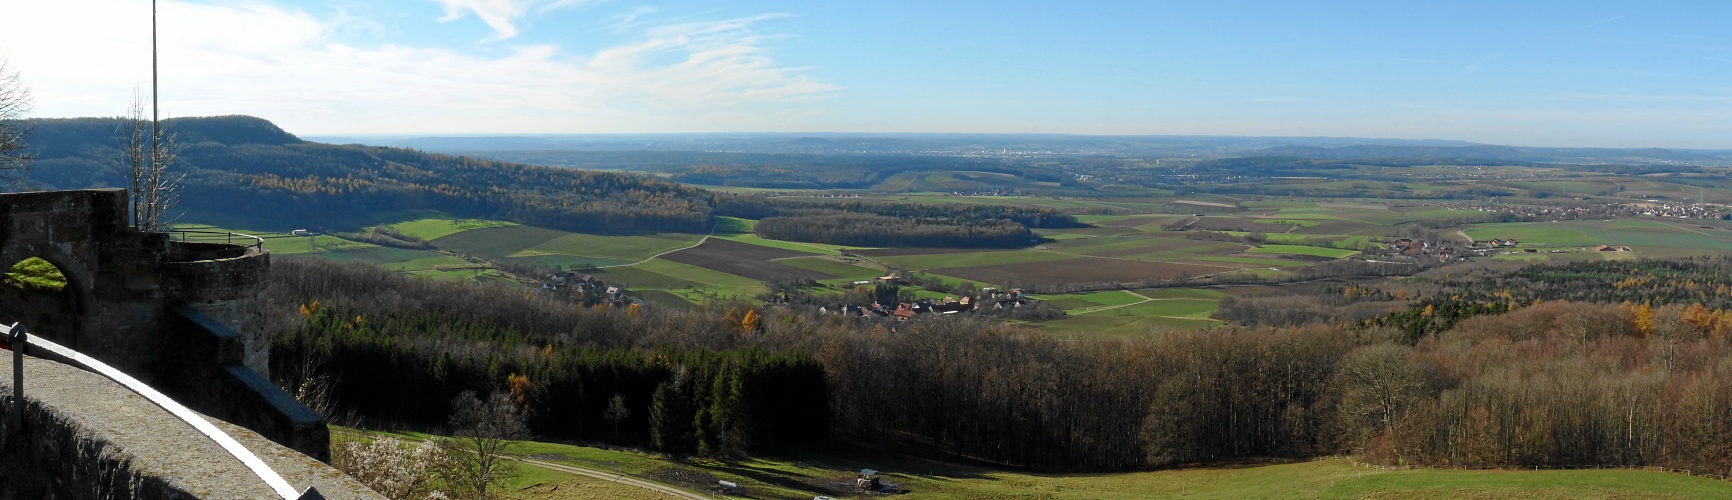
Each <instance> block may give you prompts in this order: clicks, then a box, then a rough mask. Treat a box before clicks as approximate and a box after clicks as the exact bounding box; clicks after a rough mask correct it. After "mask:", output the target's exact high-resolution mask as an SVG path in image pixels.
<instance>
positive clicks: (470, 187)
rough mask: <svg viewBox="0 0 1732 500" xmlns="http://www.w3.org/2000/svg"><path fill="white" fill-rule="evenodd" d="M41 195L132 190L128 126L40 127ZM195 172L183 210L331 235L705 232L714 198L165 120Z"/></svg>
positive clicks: (238, 124) (239, 122) (223, 121)
mask: <svg viewBox="0 0 1732 500" xmlns="http://www.w3.org/2000/svg"><path fill="white" fill-rule="evenodd" d="M29 125H30V126H31V127H32V129H33V133H32V136H31V142H30V145H31V152H32V153H33V154H35V155H37V160H36V162H35V164H34V166H33V167H32V170H31V172H30V174H29V179H30V181H31V182H32V183H34V184H35V187H38V188H43V189H77V188H89V187H108V186H120V185H122V182H123V180H122V179H121V177H120V176H119V175H118V174H115V173H113V172H111V171H110V170H109V168H108V165H109V164H110V163H111V162H112V159H113V158H114V157H115V155H116V150H115V145H116V144H117V142H118V141H117V139H116V138H115V130H117V128H118V126H119V125H120V121H119V119H116V118H73V119H49V120H32V121H31V122H30V123H29ZM165 126H166V127H168V129H169V130H170V131H171V132H173V133H174V134H176V136H177V137H178V141H179V144H180V145H181V147H182V149H181V151H180V157H179V161H178V162H177V165H178V168H180V169H183V170H182V171H183V172H185V173H186V174H187V177H186V190H185V193H186V195H185V196H184V197H183V198H182V200H183V201H182V208H188V209H201V210H210V211H220V212H235V211H247V212H252V213H261V214H271V216H272V217H274V218H277V219H280V220H281V221H283V223H285V224H294V225H297V226H304V227H314V228H319V227H330V225H333V224H338V222H336V221H344V220H348V219H352V218H354V217H355V216H356V215H360V214H367V213H370V212H376V211H381V210H416V209H435V210H441V211H445V212H449V213H452V214H455V215H460V216H468V217H487V218H497V219H504V220H512V221H516V222H521V223H526V224H534V225H539V226H545V227H553V228H559V229H568V230H574V231H594V232H619V231H685V232H703V231H705V230H707V229H708V228H709V226H710V223H711V216H712V214H713V211H714V203H715V200H714V199H713V197H712V195H711V194H710V193H708V192H705V191H702V190H698V189H693V188H689V187H685V186H681V185H679V184H675V183H672V182H667V181H662V180H659V179H655V178H652V177H647V176H641V175H632V174H623V173H614V172H594V171H579V170H570V169H560V168H549V167H535V166H528V165H522V164H517V163H509V162H501V161H494V160H480V159H474V158H465V157H457V156H448V155H440V154H431V153H423V152H420V151H415V150H411V149H403V148H391V147H378V146H361V145H333V144H322V143H315V142H307V141H302V140H300V139H299V138H296V137H295V136H294V135H292V134H289V133H287V132H284V131H283V130H282V129H281V128H278V127H277V126H276V125H274V124H272V123H271V122H269V121H266V120H263V119H259V118H254V117H247V116H220V117H201V118H177V119H173V120H168V121H166V122H165Z"/></svg>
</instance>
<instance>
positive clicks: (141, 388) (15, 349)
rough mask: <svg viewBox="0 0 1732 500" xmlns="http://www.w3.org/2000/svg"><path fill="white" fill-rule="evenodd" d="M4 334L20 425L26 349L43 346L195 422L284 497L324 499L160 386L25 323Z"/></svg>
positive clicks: (2, 328)
mask: <svg viewBox="0 0 1732 500" xmlns="http://www.w3.org/2000/svg"><path fill="white" fill-rule="evenodd" d="M0 335H3V336H5V337H7V338H8V339H11V340H12V360H13V361H12V377H13V379H12V391H13V397H14V398H16V399H14V400H13V401H12V404H13V407H14V408H17V409H18V410H19V411H18V413H17V417H15V418H18V419H19V423H20V424H21V423H22V422H23V413H22V412H23V408H24V399H23V398H24V396H23V394H24V359H23V358H24V349H25V348H26V347H31V348H36V349H42V350H45V351H48V352H49V353H50V354H53V355H54V357H56V358H60V359H61V360H63V361H65V362H66V363H67V364H70V365H73V366H76V367H79V368H82V369H85V370H89V371H92V372H96V373H97V374H99V375H102V376H104V377H108V378H109V379H110V380H113V381H115V382H118V383H120V385H122V386H125V387H126V388H127V389H130V390H132V392H136V393H138V395H140V396H144V398H145V399H149V400H150V402H151V403H155V404H156V405H157V406H159V407H162V409H164V410H168V412H169V413H170V414H173V415H174V416H175V417H179V418H180V419H181V421H183V422H186V423H187V425H191V426H192V428H193V429H196V430H198V431H199V432H201V433H203V434H204V435H205V437H208V438H210V439H211V440H212V441H216V443H217V445H218V446H221V447H222V448H223V450H224V451H227V452H229V454H230V455H234V457H235V458H237V459H240V461H241V463H242V464H245V465H246V466H247V468H248V469H251V470H252V471H253V474H255V475H257V476H258V477H259V479H262V480H264V482H265V484H266V485H269V486H270V487H271V489H272V490H274V491H276V493H277V495H278V496H281V497H283V498H284V500H315V499H317V500H323V499H324V496H323V495H320V494H319V491H318V490H317V489H314V488H313V487H310V486H309V487H307V490H306V491H304V492H301V493H296V492H295V487H294V486H290V485H289V482H288V481H287V480H285V479H283V476H282V475H280V474H277V471H276V470H275V469H272V468H271V466H269V465H266V464H265V462H264V461H263V460H260V459H259V457H258V456H257V455H254V454H253V452H252V450H248V449H247V448H246V446H243V445H241V443H240V442H239V441H235V438H234V437H232V436H229V435H228V433H225V432H223V431H222V429H218V428H217V427H216V426H215V425H211V423H210V422H209V421H206V420H205V419H204V418H203V417H200V416H199V415H198V414H197V413H194V412H193V411H192V409H190V408H187V407H186V406H185V405H182V404H180V403H178V402H175V400H174V399H171V398H169V397H168V396H165V395H163V394H162V393H161V392H157V390H156V389H152V388H151V387H150V386H148V385H145V384H144V382H139V381H138V379H135V378H132V376H130V375H127V374H126V373H124V372H121V371H120V370H118V369H115V368H114V367H112V366H108V364H107V363H103V362H101V361H97V360H96V359H94V358H91V357H90V356H85V355H84V354H83V353H80V352H78V351H74V350H72V349H68V348H66V347H63V346H61V345H60V344H56V343H53V342H49V341H47V340H44V339H43V338H41V337H31V336H29V335H27V334H26V333H25V328H24V326H23V325H22V324H19V323H13V324H12V325H11V326H6V325H0ZM17 428H18V427H14V429H17Z"/></svg>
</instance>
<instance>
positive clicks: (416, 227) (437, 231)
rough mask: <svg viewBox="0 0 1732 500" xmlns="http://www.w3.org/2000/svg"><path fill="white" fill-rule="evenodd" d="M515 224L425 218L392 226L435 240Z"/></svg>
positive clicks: (403, 231)
mask: <svg viewBox="0 0 1732 500" xmlns="http://www.w3.org/2000/svg"><path fill="white" fill-rule="evenodd" d="M515 225H517V223H515V222H506V221H497V220H486V219H454V218H424V219H415V220H409V221H403V222H398V223H394V224H390V227H391V228H392V229H395V230H397V232H400V233H403V234H406V235H409V236H414V237H416V238H421V239H424V240H433V239H438V238H441V237H445V236H450V235H453V234H457V233H461V232H464V231H469V230H473V229H487V228H490V227H508V226H515Z"/></svg>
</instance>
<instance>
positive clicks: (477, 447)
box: [451, 391, 529, 500]
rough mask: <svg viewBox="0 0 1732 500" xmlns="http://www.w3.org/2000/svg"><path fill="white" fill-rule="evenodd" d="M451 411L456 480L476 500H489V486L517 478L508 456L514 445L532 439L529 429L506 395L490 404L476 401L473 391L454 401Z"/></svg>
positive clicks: (495, 395) (498, 395)
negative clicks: (514, 476)
mask: <svg viewBox="0 0 1732 500" xmlns="http://www.w3.org/2000/svg"><path fill="white" fill-rule="evenodd" d="M451 410H452V411H451V428H452V430H451V434H452V436H453V437H454V441H455V445H456V447H457V448H458V451H459V453H456V454H455V455H456V456H457V462H458V464H459V466H458V467H457V470H456V471H455V476H456V478H455V479H456V480H457V482H459V483H461V484H462V485H464V486H466V487H468V488H472V489H474V491H475V498H477V499H479V500H486V498H487V487H488V486H491V485H496V484H500V483H503V482H505V481H506V480H508V479H510V478H511V477H512V475H513V474H515V472H516V471H515V467H513V465H514V464H513V462H511V461H510V459H508V458H507V455H508V454H509V453H510V451H511V449H512V448H513V447H514V443H513V442H512V441H515V440H522V439H528V438H529V427H528V426H525V425H524V424H523V413H522V412H521V411H519V410H518V409H517V405H516V404H515V403H513V402H512V401H511V395H510V394H507V393H505V392H504V391H495V392H494V393H493V395H491V396H488V398H487V401H482V400H481V399H480V398H477V397H475V392H474V391H463V393H461V394H458V395H457V397H456V398H455V399H452V400H451Z"/></svg>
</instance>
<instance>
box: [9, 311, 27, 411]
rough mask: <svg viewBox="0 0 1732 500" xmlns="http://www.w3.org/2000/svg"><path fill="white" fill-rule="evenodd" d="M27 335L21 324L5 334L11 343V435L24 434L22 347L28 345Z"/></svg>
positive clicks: (17, 324)
mask: <svg viewBox="0 0 1732 500" xmlns="http://www.w3.org/2000/svg"><path fill="white" fill-rule="evenodd" d="M26 335H29V333H27V332H26V330H25V328H24V324H23V323H13V324H12V328H11V331H9V332H7V337H8V340H9V341H10V342H11V343H12V425H10V426H9V427H11V428H12V433H13V434H23V433H24V346H26V345H29V344H30V342H29V339H28V338H26V337H25V336H26Z"/></svg>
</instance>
